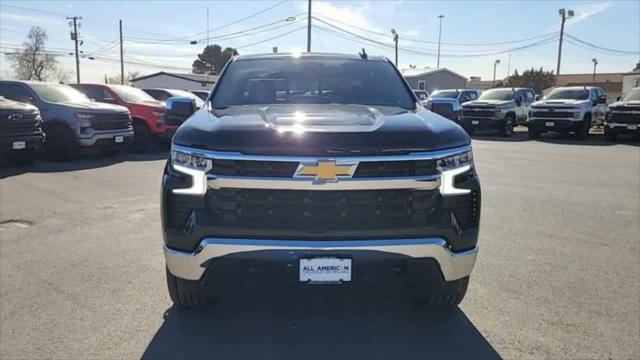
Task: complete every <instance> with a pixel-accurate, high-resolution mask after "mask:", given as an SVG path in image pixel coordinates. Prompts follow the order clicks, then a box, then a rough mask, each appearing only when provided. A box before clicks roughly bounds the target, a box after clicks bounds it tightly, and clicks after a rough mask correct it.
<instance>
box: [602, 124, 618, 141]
mask: <svg viewBox="0 0 640 360" xmlns="http://www.w3.org/2000/svg"><path fill="white" fill-rule="evenodd" d="M604 137H605V138H607V141H611V142H613V141H616V140H618V134H617V133H615V132H613V131H611V130H608V131H607V128H606V127H605V128H604Z"/></svg>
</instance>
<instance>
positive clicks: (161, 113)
mask: <svg viewBox="0 0 640 360" xmlns="http://www.w3.org/2000/svg"><path fill="white" fill-rule="evenodd" d="M152 113H153V115H154V116H156V117H157V118H158V121H157V122H158V123H164V119H165V117H166V113H165V112H164V111H152Z"/></svg>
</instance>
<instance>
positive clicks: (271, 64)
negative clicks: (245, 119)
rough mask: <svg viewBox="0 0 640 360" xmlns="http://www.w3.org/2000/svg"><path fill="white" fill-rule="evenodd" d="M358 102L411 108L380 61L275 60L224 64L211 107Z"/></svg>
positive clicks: (389, 67) (399, 84) (396, 79)
mask: <svg viewBox="0 0 640 360" xmlns="http://www.w3.org/2000/svg"><path fill="white" fill-rule="evenodd" d="M331 103H336V104H359V105H374V106H375V105H378V106H397V107H401V108H405V109H410V110H413V109H415V103H414V99H413V97H412V96H411V95H410V93H409V90H408V89H407V87H406V85H405V83H404V82H403V80H402V78H401V77H400V76H399V75H398V74H397V72H396V71H395V69H394V68H393V66H392V65H391V64H389V63H387V62H384V61H374V60H371V61H366V60H344V59H309V58H306V59H304V58H302V59H301V58H280V59H256V60H239V61H234V62H232V63H231V64H229V66H228V68H227V71H226V72H225V73H224V75H223V76H222V78H221V80H220V83H219V84H218V87H217V88H216V92H215V95H214V98H213V107H214V108H225V107H229V106H235V105H254V104H331Z"/></svg>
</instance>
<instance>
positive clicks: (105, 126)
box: [91, 113, 131, 130]
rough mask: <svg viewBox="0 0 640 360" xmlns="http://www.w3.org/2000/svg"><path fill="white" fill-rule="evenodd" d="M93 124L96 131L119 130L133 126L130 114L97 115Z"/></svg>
mask: <svg viewBox="0 0 640 360" xmlns="http://www.w3.org/2000/svg"><path fill="white" fill-rule="evenodd" d="M91 122H92V125H93V128H94V129H95V130H119V129H128V128H129V126H131V119H130V118H129V114H128V113H111V114H97V115H95V116H94V117H93V119H92V120H91Z"/></svg>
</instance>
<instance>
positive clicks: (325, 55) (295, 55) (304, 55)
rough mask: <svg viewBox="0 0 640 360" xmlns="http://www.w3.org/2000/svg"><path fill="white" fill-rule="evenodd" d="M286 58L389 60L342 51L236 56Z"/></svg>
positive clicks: (263, 58) (241, 57)
mask: <svg viewBox="0 0 640 360" xmlns="http://www.w3.org/2000/svg"><path fill="white" fill-rule="evenodd" d="M284 58H303V59H333V60H362V61H387V58H386V57H384V56H372V55H367V58H366V59H363V58H362V57H361V56H360V55H359V54H340V53H316V52H312V53H299V54H298V53H276V54H274V53H266V54H251V55H238V56H236V57H235V60H236V61H242V60H267V59H284Z"/></svg>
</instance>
